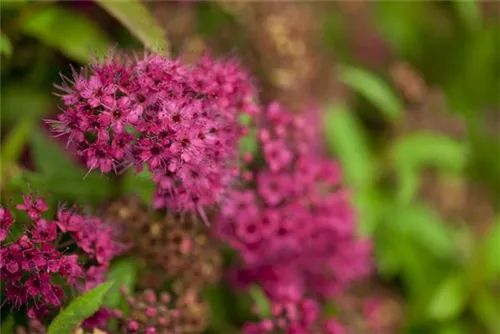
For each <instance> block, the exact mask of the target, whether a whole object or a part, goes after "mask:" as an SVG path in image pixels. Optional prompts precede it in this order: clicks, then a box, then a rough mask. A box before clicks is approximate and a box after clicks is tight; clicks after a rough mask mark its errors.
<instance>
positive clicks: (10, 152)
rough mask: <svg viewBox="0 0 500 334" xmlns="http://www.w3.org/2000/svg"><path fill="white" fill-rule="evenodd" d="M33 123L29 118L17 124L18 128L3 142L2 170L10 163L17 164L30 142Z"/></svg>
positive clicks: (11, 131)
mask: <svg viewBox="0 0 500 334" xmlns="http://www.w3.org/2000/svg"><path fill="white" fill-rule="evenodd" d="M32 127H33V121H32V120H31V119H29V118H26V119H24V120H22V121H21V122H19V123H17V124H16V126H15V127H14V128H13V129H11V130H10V132H8V133H7V136H6V137H5V138H4V139H3V142H2V152H0V153H1V157H2V168H3V167H5V165H6V164H8V163H13V162H16V161H17V159H19V157H20V156H21V153H22V152H23V149H24V148H25V144H26V142H27V141H28V138H29V134H30V131H31V129H32Z"/></svg>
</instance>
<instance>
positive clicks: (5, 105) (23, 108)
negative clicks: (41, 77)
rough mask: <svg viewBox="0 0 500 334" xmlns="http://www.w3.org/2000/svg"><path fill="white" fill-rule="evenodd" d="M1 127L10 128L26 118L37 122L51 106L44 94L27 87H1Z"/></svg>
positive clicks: (16, 85)
mask: <svg viewBox="0 0 500 334" xmlns="http://www.w3.org/2000/svg"><path fill="white" fill-rule="evenodd" d="M0 102H1V110H2V112H1V119H2V125H3V126H5V127H7V128H11V127H13V126H15V124H16V123H17V122H20V121H23V120H25V119H26V118H29V119H31V120H38V119H39V118H40V117H41V116H42V115H45V114H46V113H47V111H48V109H49V108H50V107H51V106H52V104H51V100H50V98H49V96H48V95H47V93H46V92H42V91H40V90H36V89H33V88H32V87H30V86H27V85H25V84H24V85H21V84H12V85H9V86H7V87H5V88H4V87H2V92H1V101H0Z"/></svg>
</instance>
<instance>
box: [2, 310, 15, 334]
mask: <svg viewBox="0 0 500 334" xmlns="http://www.w3.org/2000/svg"><path fill="white" fill-rule="evenodd" d="M0 333H2V334H13V333H14V316H13V315H12V314H9V315H8V316H7V317H6V318H4V319H2V327H0Z"/></svg>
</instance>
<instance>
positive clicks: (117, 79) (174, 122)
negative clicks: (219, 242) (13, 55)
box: [48, 54, 258, 217]
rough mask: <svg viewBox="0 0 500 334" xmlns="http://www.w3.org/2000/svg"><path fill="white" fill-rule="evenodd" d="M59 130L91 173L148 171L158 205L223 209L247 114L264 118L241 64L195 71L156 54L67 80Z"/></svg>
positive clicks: (112, 61)
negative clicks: (241, 121)
mask: <svg viewBox="0 0 500 334" xmlns="http://www.w3.org/2000/svg"><path fill="white" fill-rule="evenodd" d="M58 88H59V89H60V90H61V91H62V93H61V94H60V96H61V99H62V101H63V102H64V107H63V108H62V112H61V113H60V114H59V115H58V117H57V119H56V120H49V121H48V122H49V123H50V124H52V130H53V132H54V133H56V134H58V135H65V136H67V141H68V144H70V145H74V147H75V148H76V152H77V154H78V155H80V156H82V157H83V158H84V160H85V161H86V163H87V167H88V168H89V170H93V169H99V170H101V172H103V173H108V172H111V171H115V172H117V171H119V170H120V169H123V168H126V167H128V166H135V168H136V169H137V170H138V171H140V170H142V169H143V168H144V167H146V168H147V169H148V170H149V171H150V172H151V173H152V174H153V176H152V177H153V180H154V181H155V182H156V185H157V191H156V194H155V197H154V205H155V206H156V207H157V208H161V207H168V208H169V209H171V210H175V211H196V210H198V211H199V212H200V214H201V215H202V217H204V210H203V209H204V208H206V207H207V206H211V205H213V204H215V203H217V201H218V200H220V199H221V197H223V195H224V193H225V191H226V189H227V187H228V186H229V185H230V184H231V182H232V181H233V179H234V178H235V177H236V176H237V175H238V161H237V158H238V145H237V144H238V139H239V137H240V136H241V135H242V134H244V133H245V131H246V130H245V129H246V128H245V127H244V126H242V125H240V124H239V116H240V114H241V113H248V114H251V115H254V114H256V113H257V112H258V105H257V104H256V103H255V91H254V87H253V85H252V82H251V79H250V78H249V76H248V75H247V74H246V73H245V72H244V71H243V70H242V69H241V67H240V65H239V63H238V62H237V61H236V60H235V59H224V60H214V59H212V58H211V57H210V56H208V55H205V56H203V57H201V58H200V59H199V60H198V61H197V62H196V63H195V64H193V65H190V66H188V65H184V64H183V63H181V62H180V60H169V59H166V58H163V57H161V56H159V55H156V54H151V55H145V56H144V57H143V58H142V59H139V60H132V59H130V58H129V57H126V56H124V55H120V56H118V55H114V54H112V55H110V56H109V57H108V58H107V59H105V61H103V62H101V63H96V64H94V65H92V66H88V67H86V68H84V69H82V71H81V72H80V73H77V72H76V71H74V72H73V79H72V80H71V79H68V78H64V83H63V85H62V86H58Z"/></svg>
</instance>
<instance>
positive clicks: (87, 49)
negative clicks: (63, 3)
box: [21, 6, 111, 63]
mask: <svg viewBox="0 0 500 334" xmlns="http://www.w3.org/2000/svg"><path fill="white" fill-rule="evenodd" d="M21 30H22V31H23V32H24V33H25V34H27V35H29V36H31V37H34V38H37V39H39V40H40V41H42V42H43V43H45V44H47V45H49V46H51V47H53V48H55V49H57V50H59V51H60V52H61V53H63V54H64V55H65V56H67V57H69V58H70V59H73V60H75V61H78V62H81V63H89V62H90V61H91V60H92V54H95V55H96V56H103V55H105V54H106V53H107V52H108V50H109V49H110V47H111V42H110V40H109V38H108V37H107V36H106V35H105V34H104V32H103V31H101V29H100V28H99V27H98V26H97V25H96V24H95V23H94V22H92V21H90V20H88V19H87V18H86V17H84V16H82V15H80V14H78V13H76V12H74V11H71V10H67V9H64V8H61V7H58V6H46V7H42V8H41V9H39V10H37V11H35V12H33V13H32V14H31V15H29V16H28V17H26V18H25V19H24V21H23V22H22V26H21Z"/></svg>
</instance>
